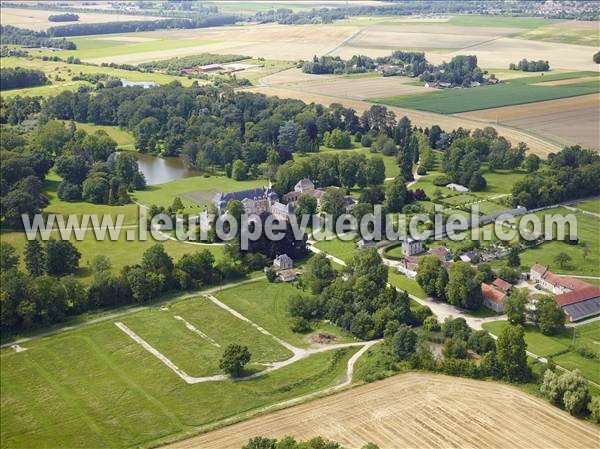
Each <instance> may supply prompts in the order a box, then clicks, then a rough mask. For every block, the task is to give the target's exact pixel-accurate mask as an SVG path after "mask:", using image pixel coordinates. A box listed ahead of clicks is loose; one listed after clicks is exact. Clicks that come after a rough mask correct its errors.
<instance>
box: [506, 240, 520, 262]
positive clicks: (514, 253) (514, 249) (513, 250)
mask: <svg viewBox="0 0 600 449" xmlns="http://www.w3.org/2000/svg"><path fill="white" fill-rule="evenodd" d="M507 263H508V266H509V267H518V266H519V265H521V258H520V257H519V248H518V246H516V245H512V246H511V247H510V251H509V253H508V261H507Z"/></svg>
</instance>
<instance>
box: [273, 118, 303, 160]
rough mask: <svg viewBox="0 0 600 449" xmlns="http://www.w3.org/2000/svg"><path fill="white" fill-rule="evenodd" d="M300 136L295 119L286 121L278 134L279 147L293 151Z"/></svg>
mask: <svg viewBox="0 0 600 449" xmlns="http://www.w3.org/2000/svg"><path fill="white" fill-rule="evenodd" d="M297 136H298V132H297V130H296V125H295V123H294V121H293V120H289V121H287V122H284V123H283V124H282V125H281V126H280V127H279V135H278V136H277V141H278V143H279V149H280V150H284V151H288V152H290V153H291V152H292V151H294V149H295V148H296V138H297Z"/></svg>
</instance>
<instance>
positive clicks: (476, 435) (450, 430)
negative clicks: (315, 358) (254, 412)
mask: <svg viewBox="0 0 600 449" xmlns="http://www.w3.org/2000/svg"><path fill="white" fill-rule="evenodd" d="M457 417H460V422H461V425H458V426H457V424H456V419H457ZM499 422H501V423H502V425H501V426H498V425H493V423H499ZM340 423H343V424H340ZM257 435H262V436H267V437H271V438H281V437H283V436H285V435H292V436H294V437H295V438H298V439H302V440H305V439H309V438H313V437H316V436H318V435H321V436H323V437H324V438H328V439H331V440H334V441H336V442H339V443H340V444H342V445H343V446H344V447H347V448H350V449H358V448H360V447H362V446H363V445H365V444H367V443H368V442H373V443H375V444H377V445H378V446H379V447H380V448H381V449H400V448H425V447H427V448H448V447H478V448H482V449H485V448H498V447H510V448H515V449H518V448H523V449H524V448H527V449H533V448H536V449H538V448H539V449H542V448H543V449H551V448H565V447H570V448H586V449H587V448H591V447H594V446H595V445H596V443H597V429H596V428H595V427H594V426H593V425H591V424H588V423H585V422H582V421H579V420H577V419H576V418H573V417H572V416H569V414H567V413H566V412H564V411H562V410H560V409H558V408H556V407H554V406H552V405H551V404H548V403H547V402H545V401H543V400H541V399H538V398H535V397H532V396H530V395H528V394H526V393H524V392H522V391H519V390H517V389H516V388H514V387H512V386H508V385H502V384H498V383H492V382H482V381H476V380H470V379H462V378H456V377H446V376H439V375H434V374H424V373H407V374H402V375H398V376H394V377H391V378H389V379H386V380H383V381H378V382H374V383H371V384H368V385H364V386H360V387H357V388H354V389H352V390H349V391H345V392H343V393H340V394H336V395H334V396H330V397H327V398H323V399H319V400H317V401H314V402H310V403H307V404H302V405H299V406H296V407H292V408H289V409H284V410H280V411H277V412H273V413H270V414H268V415H265V416H261V417H258V418H254V419H251V420H248V421H245V422H242V423H238V424H234V425H232V426H229V427H225V428H223V429H219V430H215V431H213V432H209V433H207V434H205V435H200V436H198V437H195V438H191V439H189V440H184V441H181V442H179V443H175V444H173V445H171V446H169V447H170V448H171V449H192V448H202V449H217V448H218V449H234V448H235V449H237V448H239V447H241V446H242V445H244V444H245V443H247V441H248V440H249V439H250V438H252V437H254V436H257Z"/></svg>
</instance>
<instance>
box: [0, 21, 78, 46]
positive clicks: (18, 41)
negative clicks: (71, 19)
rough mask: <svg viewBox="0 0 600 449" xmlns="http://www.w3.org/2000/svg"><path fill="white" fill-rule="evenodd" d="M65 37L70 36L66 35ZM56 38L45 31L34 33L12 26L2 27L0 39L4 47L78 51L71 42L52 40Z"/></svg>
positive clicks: (63, 39)
mask: <svg viewBox="0 0 600 449" xmlns="http://www.w3.org/2000/svg"><path fill="white" fill-rule="evenodd" d="M64 36H68V35H67V34H65V35H64ZM53 37H55V36H54V35H52V34H49V33H48V32H45V31H32V30H26V29H24V28H17V27H14V26H12V25H0V38H1V39H2V45H22V46H24V47H36V48H38V47H48V48H60V49H62V50H76V49H77V46H76V45H75V44H74V43H73V42H71V41H68V40H66V39H65V38H62V39H52V38H53Z"/></svg>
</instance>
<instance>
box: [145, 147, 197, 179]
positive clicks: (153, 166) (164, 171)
mask: <svg viewBox="0 0 600 449" xmlns="http://www.w3.org/2000/svg"><path fill="white" fill-rule="evenodd" d="M135 156H136V157H137V160H138V166H139V167H140V171H141V172H142V173H143V174H144V176H145V177H146V184H148V185H155V184H163V183H165V182H169V181H174V180H176V179H181V178H189V177H191V176H198V175H199V174H200V173H199V172H198V171H196V170H191V169H189V168H187V167H186V166H185V165H184V164H183V159H181V158H179V157H157V156H152V155H151V154H142V153H135Z"/></svg>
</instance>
